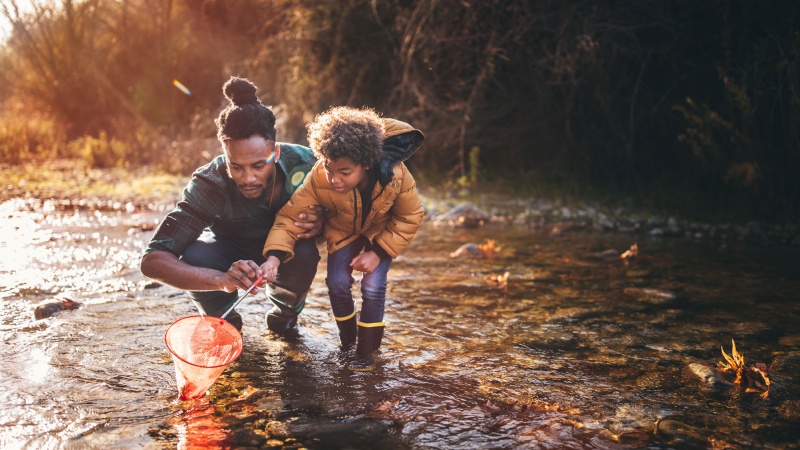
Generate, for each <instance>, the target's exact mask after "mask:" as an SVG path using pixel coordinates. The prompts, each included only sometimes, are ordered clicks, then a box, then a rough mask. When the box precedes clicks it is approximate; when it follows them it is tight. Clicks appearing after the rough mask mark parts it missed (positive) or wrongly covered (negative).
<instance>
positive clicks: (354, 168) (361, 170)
mask: <svg viewBox="0 0 800 450" xmlns="http://www.w3.org/2000/svg"><path fill="white" fill-rule="evenodd" d="M322 166H323V167H324V168H325V176H326V177H327V178H328V182H329V183H330V184H331V186H333V189H334V190H335V191H336V192H342V193H344V192H350V191H351V190H353V189H354V188H359V189H364V188H365V187H366V186H367V170H368V169H369V168H368V167H364V166H361V165H358V164H356V163H354V162H353V160H351V159H350V158H339V159H337V160H335V161H331V160H325V161H324V162H323V164H322Z"/></svg>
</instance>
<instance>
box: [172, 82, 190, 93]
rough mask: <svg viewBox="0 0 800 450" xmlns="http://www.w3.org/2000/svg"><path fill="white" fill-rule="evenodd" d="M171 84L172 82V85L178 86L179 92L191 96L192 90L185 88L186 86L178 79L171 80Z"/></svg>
mask: <svg viewBox="0 0 800 450" xmlns="http://www.w3.org/2000/svg"><path fill="white" fill-rule="evenodd" d="M172 84H173V85H174V86H175V87H176V88H178V89H179V90H180V91H181V92H183V93H184V94H186V95H188V96H189V97H191V96H192V91H190V90H189V88H187V87H186V86H184V85H183V83H181V82H180V81H178V80H172Z"/></svg>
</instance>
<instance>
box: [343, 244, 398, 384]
mask: <svg viewBox="0 0 800 450" xmlns="http://www.w3.org/2000/svg"><path fill="white" fill-rule="evenodd" d="M391 264H392V259H391V258H386V259H381V262H380V263H379V264H378V267H376V268H375V271H374V272H372V273H369V274H365V275H364V278H362V279H361V301H362V303H361V317H360V319H361V320H359V322H358V347H357V348H356V354H357V355H358V359H357V360H356V361H355V362H354V363H353V364H351V365H350V369H351V370H357V371H359V370H371V369H372V366H373V365H374V364H375V359H374V358H373V356H372V353H373V352H374V351H375V350H378V349H379V348H380V346H381V341H382V340H383V331H384V329H385V327H386V324H385V322H384V321H383V310H384V305H385V304H386V275H387V273H388V272H389V266H390V265H391Z"/></svg>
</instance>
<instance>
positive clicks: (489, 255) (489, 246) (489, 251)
mask: <svg viewBox="0 0 800 450" xmlns="http://www.w3.org/2000/svg"><path fill="white" fill-rule="evenodd" d="M500 250H502V247H498V246H497V245H496V244H495V242H494V239H487V240H486V242H484V243H483V244H480V245H478V251H479V252H480V253H481V255H483V257H484V258H485V259H488V260H489V261H491V260H493V259H494V255H495V253H497V252H499V251H500Z"/></svg>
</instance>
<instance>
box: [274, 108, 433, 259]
mask: <svg viewBox="0 0 800 450" xmlns="http://www.w3.org/2000/svg"><path fill="white" fill-rule="evenodd" d="M384 125H385V128H386V131H385V133H384V151H383V154H382V156H381V162H380V163H379V167H380V170H383V171H384V172H383V173H382V174H379V176H378V180H379V181H378V182H376V183H375V187H374V188H373V190H372V198H373V201H372V207H371V209H370V210H369V211H367V212H366V213H367V218H366V221H365V222H364V225H363V226H362V225H361V217H362V215H363V214H364V211H363V210H362V206H361V195H360V194H359V193H358V190H356V189H353V190H351V191H350V192H346V193H342V192H336V191H335V190H333V187H332V186H331V185H330V183H329V182H328V179H327V177H326V176H325V169H324V168H323V165H322V161H318V162H317V163H316V164H315V165H314V167H313V168H312V169H311V172H310V173H309V174H308V176H307V177H306V179H305V181H304V182H303V185H302V186H300V188H298V189H297V191H296V192H295V193H294V194H293V195H292V197H291V198H290V199H289V202H288V203H286V204H285V205H284V206H283V208H281V210H280V212H278V215H277V217H276V218H275V224H274V225H273V226H272V229H271V230H270V232H269V236H268V237H267V241H266V243H265V244H264V250H263V254H264V255H266V254H267V252H268V251H270V250H280V251H284V252H287V256H286V258H285V259H284V262H286V261H288V260H290V259H291V258H293V257H294V243H295V241H296V240H297V234H298V233H302V232H303V230H302V229H300V228H298V227H296V226H295V225H294V221H295V220H296V218H297V217H298V215H299V214H300V213H301V212H305V211H306V208H307V207H308V206H310V205H321V206H322V207H323V208H324V209H325V225H324V229H323V235H324V236H325V240H326V242H327V245H328V253H333V252H335V251H336V250H338V249H340V248H342V247H344V246H345V245H347V244H349V243H351V242H353V241H355V240H356V239H358V238H359V237H360V236H365V237H367V238H368V239H369V241H370V242H371V243H373V244H378V245H380V246H381V248H383V250H385V251H386V253H388V254H389V256H391V257H392V258H396V257H397V255H398V254H400V252H402V251H403V249H404V248H405V247H406V245H408V243H409V242H411V239H412V238H413V237H414V234H415V233H416V232H417V229H418V228H419V226H420V224H421V223H422V218H423V216H424V214H425V212H424V210H423V209H422V204H421V203H420V200H419V196H418V195H417V185H416V182H415V181H414V177H412V176H411V173H410V172H409V171H408V168H407V167H406V166H405V164H403V162H402V161H403V160H405V159H407V158H408V157H409V156H411V154H412V153H414V152H415V151H416V150H417V148H419V146H420V145H421V144H422V140H423V137H422V133H420V132H419V130H416V129H414V128H413V127H411V126H410V125H408V124H406V123H403V122H400V121H397V120H393V119H384ZM392 139H393V140H392ZM388 144H391V145H388ZM382 179H383V182H386V184H383V182H382V181H381V180H382Z"/></svg>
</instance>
